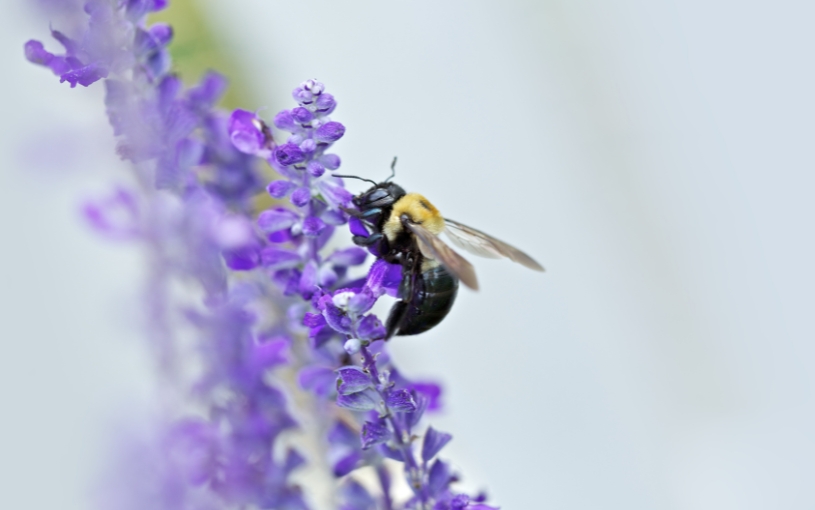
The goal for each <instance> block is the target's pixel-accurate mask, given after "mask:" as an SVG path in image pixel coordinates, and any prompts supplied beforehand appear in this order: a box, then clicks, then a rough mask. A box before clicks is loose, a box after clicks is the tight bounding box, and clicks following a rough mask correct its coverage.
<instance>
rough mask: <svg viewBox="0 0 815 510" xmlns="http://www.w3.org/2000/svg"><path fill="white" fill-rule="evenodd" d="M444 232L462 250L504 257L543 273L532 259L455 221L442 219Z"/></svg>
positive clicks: (481, 254)
mask: <svg viewBox="0 0 815 510" xmlns="http://www.w3.org/2000/svg"><path fill="white" fill-rule="evenodd" d="M444 231H445V232H446V233H447V235H448V237H450V240H451V241H452V242H453V244H455V245H456V246H458V247H459V248H462V249H464V250H467V251H468V252H470V253H472V254H474V255H480V256H481V257H487V258H491V259H497V258H500V257H506V258H508V259H509V260H512V261H513V262H517V263H519V264H521V265H522V266H526V267H528V268H529V269H533V270H535V271H543V266H541V265H540V264H538V263H537V262H536V261H535V260H534V259H533V258H532V257H530V256H529V255H527V254H526V253H524V252H522V251H521V250H519V249H518V248H516V247H514V246H511V245H509V244H507V243H505V242H503V241H499V240H498V239H496V238H494V237H492V236H489V235H487V234H485V233H484V232H481V231H480V230H476V229H474V228H472V227H468V226H467V225H462V224H461V223H459V222H457V221H453V220H451V219H447V218H444Z"/></svg>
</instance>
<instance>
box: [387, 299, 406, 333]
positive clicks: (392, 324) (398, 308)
mask: <svg viewBox="0 0 815 510" xmlns="http://www.w3.org/2000/svg"><path fill="white" fill-rule="evenodd" d="M407 310H408V303H407V301H397V302H396V304H395V305H393V308H391V311H390V313H389V314H388V320H386V321H385V331H386V333H385V338H384V339H383V340H385V341H386V342H387V341H388V340H390V339H391V337H392V336H393V335H395V334H396V333H397V331H398V330H399V326H401V325H402V321H403V320H404V319H405V316H406V315H407Z"/></svg>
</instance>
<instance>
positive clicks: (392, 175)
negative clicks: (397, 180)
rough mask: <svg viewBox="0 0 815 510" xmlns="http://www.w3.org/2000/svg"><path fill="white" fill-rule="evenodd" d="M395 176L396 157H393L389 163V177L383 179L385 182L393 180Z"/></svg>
mask: <svg viewBox="0 0 815 510" xmlns="http://www.w3.org/2000/svg"><path fill="white" fill-rule="evenodd" d="M395 176H396V156H394V157H393V161H391V176H390V177H388V178H387V179H385V182H388V181H389V180H391V179H393V178H394V177H395Z"/></svg>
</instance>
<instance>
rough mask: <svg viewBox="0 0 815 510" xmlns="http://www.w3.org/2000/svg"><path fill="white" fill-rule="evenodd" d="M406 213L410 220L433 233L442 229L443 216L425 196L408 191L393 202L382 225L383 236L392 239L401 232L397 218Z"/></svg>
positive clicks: (440, 231) (400, 225)
mask: <svg viewBox="0 0 815 510" xmlns="http://www.w3.org/2000/svg"><path fill="white" fill-rule="evenodd" d="M403 214H407V215H408V217H409V218H410V221H412V222H413V223H419V224H421V225H422V226H423V227H424V228H426V229H427V230H429V231H430V232H431V233H433V234H435V235H439V234H441V233H442V231H443V230H444V218H442V216H441V214H440V213H439V210H438V209H436V207H435V206H433V204H431V203H430V202H429V201H428V200H427V199H426V198H425V197H423V196H422V195H420V194H418V193H408V194H407V195H405V196H403V197H402V198H400V199H399V200H397V201H396V203H395V204H393V209H391V214H390V216H389V217H388V221H386V222H385V225H384V226H383V227H382V231H383V232H384V234H385V237H387V238H388V240H389V241H393V240H394V239H396V237H397V236H398V235H399V234H400V233H401V232H402V228H403V227H402V221H401V220H400V219H399V218H401V217H402V215H403Z"/></svg>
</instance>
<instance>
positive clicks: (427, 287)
mask: <svg viewBox="0 0 815 510" xmlns="http://www.w3.org/2000/svg"><path fill="white" fill-rule="evenodd" d="M395 172H396V158H394V159H393V163H391V175H390V177H388V178H387V179H386V180H385V181H383V182H380V183H376V182H374V181H372V180H370V179H363V178H361V177H357V176H353V175H338V176H337V177H351V178H354V179H360V180H363V181H367V182H370V183H371V184H373V187H372V188H370V189H369V190H367V191H365V192H364V193H360V194H359V195H357V196H355V197H354V198H353V200H352V203H353V204H354V206H355V207H356V209H350V208H344V209H343V210H344V211H345V212H346V213H348V214H349V215H351V216H354V217H356V218H358V219H359V220H360V221H361V222H362V223H363V225H365V227H366V228H367V229H368V231H369V233H370V235H368V236H367V237H366V236H360V235H355V236H354V237H353V242H354V244H356V245H357V246H363V247H370V248H373V251H374V252H376V253H377V254H378V257H379V258H382V259H384V260H385V261H386V262H389V263H391V264H399V265H401V266H402V275H403V276H402V282H401V284H400V287H399V293H398V297H399V298H400V300H399V301H398V302H397V303H396V304H395V305H393V308H391V310H390V313H389V314H388V318H387V321H386V322H385V330H386V335H385V338H384V339H385V340H389V339H390V338H391V337H393V336H394V335H399V336H404V335H417V334H419V333H423V332H425V331H427V330H429V329H431V328H433V327H434V326H436V325H437V324H439V323H440V322H441V321H442V319H444V317H446V316H447V314H448V313H449V312H450V309H451V308H452V306H453V302H454V301H455V299H456V294H457V292H458V283H459V281H461V283H463V284H464V285H465V286H467V287H469V288H470V289H472V290H478V280H477V279H476V276H475V270H474V269H473V266H472V265H471V264H470V263H469V262H468V261H467V260H466V259H465V258H464V257H462V256H461V255H459V254H458V253H456V252H455V251H454V250H453V249H452V248H450V247H449V246H448V245H447V244H446V243H445V242H444V241H442V239H441V238H440V237H439V235H441V234H442V232H444V233H445V234H446V235H447V236H448V237H449V238H450V240H451V241H452V242H453V244H455V245H456V246H457V247H459V248H461V249H463V250H466V251H468V252H470V253H472V254H475V255H479V256H482V257H488V258H501V257H506V258H508V259H510V260H512V261H514V262H518V263H519V264H521V265H523V266H526V267H528V268H529V269H532V270H535V271H543V266H541V265H540V264H538V263H537V262H536V261H535V260H534V259H532V257H530V256H529V255H527V254H526V253H524V252H522V251H521V250H519V249H517V248H515V247H514V246H511V245H509V244H507V243H505V242H503V241H499V240H498V239H496V238H494V237H492V236H490V235H488V234H485V233H484V232H481V231H480V230H476V229H474V228H472V227H468V226H466V225H464V224H462V223H459V222H457V221H453V220H451V219H450V218H444V217H443V216H442V215H441V213H440V212H439V210H438V209H436V207H435V206H434V205H433V204H431V203H430V201H429V200H427V199H426V198H425V197H424V196H422V195H420V194H418V193H407V192H406V191H405V190H404V189H403V188H402V187H401V186H399V185H398V184H396V183H393V182H390V180H391V179H392V178H393V177H394V175H395Z"/></svg>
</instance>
